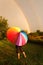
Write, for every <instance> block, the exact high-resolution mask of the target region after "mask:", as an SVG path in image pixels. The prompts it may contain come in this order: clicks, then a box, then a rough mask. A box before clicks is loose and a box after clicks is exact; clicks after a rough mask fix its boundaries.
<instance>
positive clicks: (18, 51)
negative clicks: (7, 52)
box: [16, 45, 26, 59]
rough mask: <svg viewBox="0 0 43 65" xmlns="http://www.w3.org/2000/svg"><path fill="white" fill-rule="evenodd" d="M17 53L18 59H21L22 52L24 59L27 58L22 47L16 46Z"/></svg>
mask: <svg viewBox="0 0 43 65" xmlns="http://www.w3.org/2000/svg"><path fill="white" fill-rule="evenodd" d="M16 52H17V56H18V59H20V52H21V53H22V54H23V55H24V57H25V58H26V54H25V52H24V51H23V49H22V46H17V45H16Z"/></svg>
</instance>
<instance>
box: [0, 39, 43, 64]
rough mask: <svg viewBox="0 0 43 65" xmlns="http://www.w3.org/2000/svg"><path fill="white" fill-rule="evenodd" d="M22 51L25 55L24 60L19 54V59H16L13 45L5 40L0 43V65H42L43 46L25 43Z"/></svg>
mask: <svg viewBox="0 0 43 65" xmlns="http://www.w3.org/2000/svg"><path fill="white" fill-rule="evenodd" d="M23 49H24V50H25V52H26V54H27V58H26V59H25V58H24V57H23V55H22V54H21V59H20V60H18V59H17V54H16V48H15V45H12V44H11V43H10V42H9V41H7V40H1V41H0V65H43V46H42V45H39V44H35V43H34V44H33V43H27V44H26V45H25V46H24V47H23Z"/></svg>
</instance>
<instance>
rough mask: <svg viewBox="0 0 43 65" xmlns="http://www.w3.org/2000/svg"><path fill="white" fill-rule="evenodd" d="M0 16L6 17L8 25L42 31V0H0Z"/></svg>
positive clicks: (30, 30)
mask: <svg viewBox="0 0 43 65" xmlns="http://www.w3.org/2000/svg"><path fill="white" fill-rule="evenodd" d="M0 16H3V17H5V18H6V19H8V23H9V25H10V26H19V27H20V28H21V29H24V30H27V31H28V32H34V31H36V30H41V31H43V0H0Z"/></svg>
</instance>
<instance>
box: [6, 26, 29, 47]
mask: <svg viewBox="0 0 43 65" xmlns="http://www.w3.org/2000/svg"><path fill="white" fill-rule="evenodd" d="M7 39H8V40H9V41H10V42H11V43H12V44H15V45H17V46H23V45H25V44H26V43H27V40H28V37H27V34H26V33H25V32H24V31H21V29H20V28H18V27H12V28H9V29H8V30H7Z"/></svg>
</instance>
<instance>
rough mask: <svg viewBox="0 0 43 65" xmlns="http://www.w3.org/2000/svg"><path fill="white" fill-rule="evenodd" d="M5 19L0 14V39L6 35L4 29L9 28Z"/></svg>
mask: <svg viewBox="0 0 43 65" xmlns="http://www.w3.org/2000/svg"><path fill="white" fill-rule="evenodd" d="M7 21H8V20H7V19H5V18H3V17H2V16H0V39H2V38H4V37H5V36H6V31H7V29H8V28H9V27H8V23H7Z"/></svg>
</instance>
